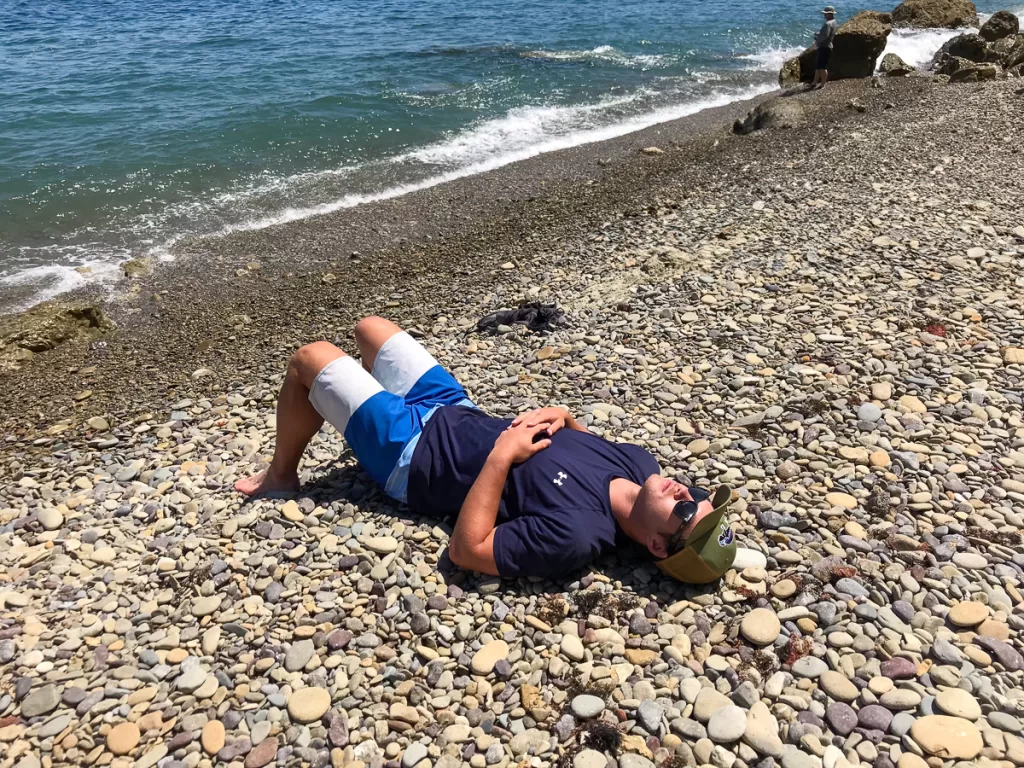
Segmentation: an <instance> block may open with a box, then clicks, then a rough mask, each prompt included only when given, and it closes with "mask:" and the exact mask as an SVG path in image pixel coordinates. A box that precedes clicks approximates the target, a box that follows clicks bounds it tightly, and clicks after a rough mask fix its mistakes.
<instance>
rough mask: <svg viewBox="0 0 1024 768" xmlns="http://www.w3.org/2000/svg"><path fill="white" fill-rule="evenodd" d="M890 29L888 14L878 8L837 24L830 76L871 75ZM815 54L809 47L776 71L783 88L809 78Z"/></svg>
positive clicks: (841, 78) (842, 77)
mask: <svg viewBox="0 0 1024 768" xmlns="http://www.w3.org/2000/svg"><path fill="white" fill-rule="evenodd" d="M891 29H892V26H891V23H890V16H889V14H887V13H879V12H878V11H862V12H860V13H858V14H857V15H856V16H854V17H853V18H852V19H850V20H849V21H848V22H846V23H845V24H843V25H842V26H841V27H839V30H838V31H837V32H836V39H835V42H834V44H833V48H832V58H831V59H830V61H829V65H828V76H829V79H830V80H844V79H847V78H851V77H870V76H871V75H872V74H873V73H874V71H875V62H876V61H877V60H878V57H879V56H880V55H881V54H882V51H883V50H885V43H886V40H888V38H889V32H890V31H891ZM816 56H817V54H816V52H815V50H814V48H808V49H807V50H805V51H804V52H803V53H801V54H800V55H799V56H797V57H795V58H793V59H790V60H789V61H787V62H786V63H785V64H784V65H783V67H782V71H781V72H779V84H780V85H782V86H784V87H785V86H789V85H793V84H794V83H797V82H800V81H801V80H802V81H810V80H811V79H812V78H813V77H814V66H815V59H816Z"/></svg>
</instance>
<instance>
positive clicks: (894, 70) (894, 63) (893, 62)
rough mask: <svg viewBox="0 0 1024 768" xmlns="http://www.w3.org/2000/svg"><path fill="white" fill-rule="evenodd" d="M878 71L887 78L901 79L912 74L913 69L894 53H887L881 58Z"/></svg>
mask: <svg viewBox="0 0 1024 768" xmlns="http://www.w3.org/2000/svg"><path fill="white" fill-rule="evenodd" d="M878 71H879V72H881V73H882V74H883V75H886V76H887V77H903V76H904V75H909V74H910V73H911V72H913V71H914V68H913V67H912V66H910V65H909V64H907V62H905V61H904V60H903V59H901V58H900V57H899V56H897V55H896V54H895V53H887V54H885V56H883V57H882V62H881V63H880V64H879V65H878Z"/></svg>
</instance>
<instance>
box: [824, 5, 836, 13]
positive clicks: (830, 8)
mask: <svg viewBox="0 0 1024 768" xmlns="http://www.w3.org/2000/svg"><path fill="white" fill-rule="evenodd" d="M821 12H822V13H825V14H828V13H831V14H832V15H833V16H835V15H836V9H835V6H832V5H826V6H825V7H824V8H823V9H822V11H821Z"/></svg>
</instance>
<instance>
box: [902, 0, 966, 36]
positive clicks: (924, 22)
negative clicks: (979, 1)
mask: <svg viewBox="0 0 1024 768" xmlns="http://www.w3.org/2000/svg"><path fill="white" fill-rule="evenodd" d="M892 23H893V25H894V26H897V27H915V28H927V27H943V28H946V29H957V28H959V27H973V26H975V25H976V24H977V23H978V9H977V8H976V7H975V5H974V3H972V2H971V0H906V2H903V3H900V4H899V5H898V6H896V8H895V9H894V10H893V12H892Z"/></svg>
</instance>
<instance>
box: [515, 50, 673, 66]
mask: <svg viewBox="0 0 1024 768" xmlns="http://www.w3.org/2000/svg"><path fill="white" fill-rule="evenodd" d="M519 56H520V57H521V58H524V59H537V60H540V61H545V60H546V61H569V62H597V63H601V64H615V65H618V66H621V67H632V68H637V69H654V68H658V67H667V66H670V65H672V64H674V63H675V62H676V61H678V57H676V56H673V55H671V54H656V53H653V54H643V53H627V52H625V51H620V50H619V49H618V48H615V47H614V46H611V45H599V46H597V47H596V48H591V49H589V50H583V51H574V50H568V51H545V50H536V51H523V52H522V53H520V54H519Z"/></svg>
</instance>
